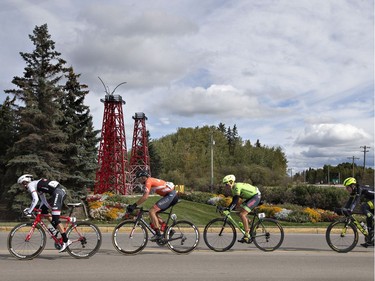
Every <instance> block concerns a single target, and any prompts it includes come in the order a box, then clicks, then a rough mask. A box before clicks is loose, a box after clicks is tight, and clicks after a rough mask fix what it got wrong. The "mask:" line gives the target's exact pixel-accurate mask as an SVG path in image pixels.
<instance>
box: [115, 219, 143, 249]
mask: <svg viewBox="0 0 375 281" xmlns="http://www.w3.org/2000/svg"><path fill="white" fill-rule="evenodd" d="M147 241H148V232H147V228H146V226H145V225H143V223H141V222H138V223H137V224H136V223H135V222H134V220H125V221H122V222H120V223H119V224H118V225H117V226H116V227H115V229H114V230H113V232H112V244H113V246H114V247H115V249H116V250H117V251H118V252H119V253H121V254H124V255H134V254H137V253H139V252H140V251H142V250H143V249H144V248H145V247H146V245H147Z"/></svg>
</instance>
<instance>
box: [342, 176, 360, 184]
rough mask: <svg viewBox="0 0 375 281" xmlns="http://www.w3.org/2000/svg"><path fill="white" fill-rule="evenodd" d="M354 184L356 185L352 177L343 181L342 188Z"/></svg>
mask: <svg viewBox="0 0 375 281" xmlns="http://www.w3.org/2000/svg"><path fill="white" fill-rule="evenodd" d="M356 183H357V181H356V179H355V178H352V177H350V178H347V179H345V180H344V182H343V184H344V186H349V185H352V184H356Z"/></svg>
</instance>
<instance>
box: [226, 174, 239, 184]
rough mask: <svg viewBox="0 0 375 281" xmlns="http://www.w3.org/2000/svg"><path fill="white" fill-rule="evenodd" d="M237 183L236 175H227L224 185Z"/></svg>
mask: <svg viewBox="0 0 375 281" xmlns="http://www.w3.org/2000/svg"><path fill="white" fill-rule="evenodd" d="M235 181H236V177H235V176H234V175H227V176H225V177H224V178H223V183H224V184H225V183H229V182H232V183H233V182H235Z"/></svg>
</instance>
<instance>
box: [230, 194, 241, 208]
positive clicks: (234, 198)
mask: <svg viewBox="0 0 375 281" xmlns="http://www.w3.org/2000/svg"><path fill="white" fill-rule="evenodd" d="M239 200H240V196H239V195H234V196H233V199H232V203H230V205H229V209H230V210H233V209H234V208H235V207H236V205H237V203H238V201H239Z"/></svg>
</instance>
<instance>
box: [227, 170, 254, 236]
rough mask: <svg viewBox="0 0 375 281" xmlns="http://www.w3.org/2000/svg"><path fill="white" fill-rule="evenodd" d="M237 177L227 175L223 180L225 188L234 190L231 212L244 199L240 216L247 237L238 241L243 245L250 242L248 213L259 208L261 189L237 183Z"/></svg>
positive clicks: (230, 206)
mask: <svg viewBox="0 0 375 281" xmlns="http://www.w3.org/2000/svg"><path fill="white" fill-rule="evenodd" d="M235 181H236V177H235V176H234V175H227V176H225V177H224V178H223V183H224V184H225V186H227V187H230V188H231V190H232V195H233V199H232V202H231V204H230V205H229V210H233V209H234V208H235V207H236V205H237V204H238V202H239V200H240V198H241V199H243V202H242V204H241V205H240V208H241V210H240V213H239V216H240V218H241V221H242V223H243V226H244V230H245V235H244V236H243V237H242V239H240V240H238V242H241V243H249V242H250V233H249V232H250V227H249V221H248V220H247V215H248V213H250V212H251V210H252V209H254V208H255V207H256V206H258V204H259V202H260V198H261V194H260V191H259V189H258V188H257V187H256V186H253V185H251V184H248V183H242V182H237V183H236V182H235Z"/></svg>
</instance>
